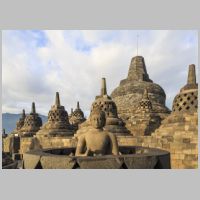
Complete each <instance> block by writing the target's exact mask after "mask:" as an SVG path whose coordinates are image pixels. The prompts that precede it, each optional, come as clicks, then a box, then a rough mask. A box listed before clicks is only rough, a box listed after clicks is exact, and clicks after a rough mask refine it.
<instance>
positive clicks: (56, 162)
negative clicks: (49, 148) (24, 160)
mask: <svg viewBox="0 0 200 200" xmlns="http://www.w3.org/2000/svg"><path fill="white" fill-rule="evenodd" d="M40 162H41V165H42V168H43V169H72V168H73V167H74V165H75V164H76V160H75V159H74V158H72V157H70V156H65V157H64V156H54V155H43V156H42V157H41V159H40Z"/></svg>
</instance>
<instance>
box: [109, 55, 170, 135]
mask: <svg viewBox="0 0 200 200" xmlns="http://www.w3.org/2000/svg"><path fill="white" fill-rule="evenodd" d="M146 89H147V90H148V97H149V100H150V101H151V104H152V110H153V112H154V113H157V114H158V115H159V116H160V118H161V119H164V118H165V117H166V116H168V115H169V114H170V110H169V109H168V108H167V107H166V106H165V100H166V95H165V92H164V90H163V89H162V88H161V87H160V86H159V85H158V84H156V83H153V81H152V80H151V79H150V78H149V75H148V74H147V70H146V65H145V61H144V58H143V57H142V56H136V57H133V58H132V60H131V63H130V67H129V72H128V77H127V78H126V79H124V80H122V81H121V82H120V85H119V87H117V88H116V89H114V91H113V92H112V93H111V97H112V99H113V101H114V102H115V103H116V105H117V108H118V114H119V117H121V118H122V119H123V120H124V122H125V123H126V124H127V127H131V124H133V123H134V121H132V120H131V117H132V116H134V115H135V110H137V107H138V104H139V102H140V101H141V99H142V96H143V93H144V90H146ZM143 135H145V133H144V132H143Z"/></svg>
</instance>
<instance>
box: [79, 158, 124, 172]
mask: <svg viewBox="0 0 200 200" xmlns="http://www.w3.org/2000/svg"><path fill="white" fill-rule="evenodd" d="M77 162H78V164H79V166H80V168H81V169H119V168H120V167H121V165H122V163H123V159H120V158H115V157H114V156H112V157H111V156H97V157H84V158H81V157H78V158H77Z"/></svg>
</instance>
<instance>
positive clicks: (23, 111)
mask: <svg viewBox="0 0 200 200" xmlns="http://www.w3.org/2000/svg"><path fill="white" fill-rule="evenodd" d="M25 117H26V113H25V110H24V109H23V110H22V118H23V119H25Z"/></svg>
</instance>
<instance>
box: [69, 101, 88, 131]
mask: <svg viewBox="0 0 200 200" xmlns="http://www.w3.org/2000/svg"><path fill="white" fill-rule="evenodd" d="M85 120H86V119H85V117H84V113H83V111H82V110H81V108H80V105H79V102H77V107H76V109H75V110H74V111H73V109H72V110H71V114H70V116H69V122H70V124H71V125H72V126H73V127H74V129H76V130H77V129H78V126H79V124H81V123H83V122H84V121H85Z"/></svg>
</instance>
